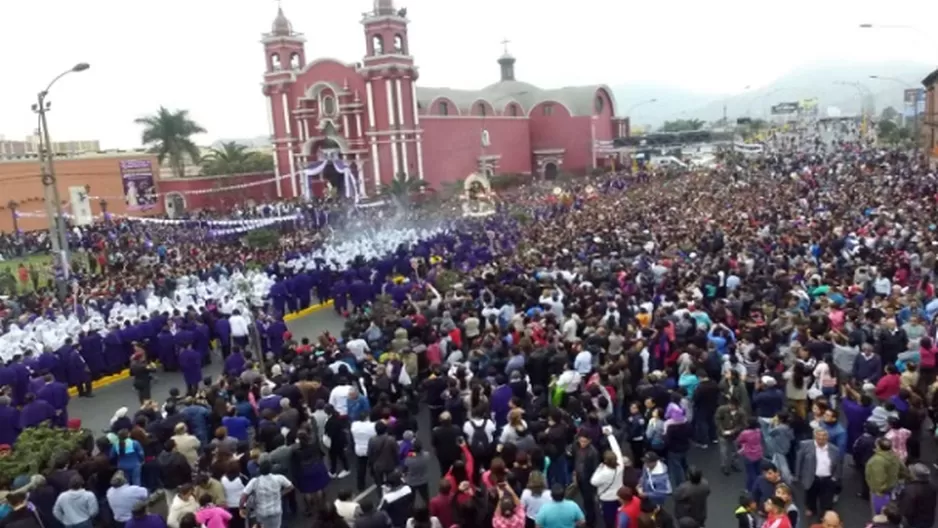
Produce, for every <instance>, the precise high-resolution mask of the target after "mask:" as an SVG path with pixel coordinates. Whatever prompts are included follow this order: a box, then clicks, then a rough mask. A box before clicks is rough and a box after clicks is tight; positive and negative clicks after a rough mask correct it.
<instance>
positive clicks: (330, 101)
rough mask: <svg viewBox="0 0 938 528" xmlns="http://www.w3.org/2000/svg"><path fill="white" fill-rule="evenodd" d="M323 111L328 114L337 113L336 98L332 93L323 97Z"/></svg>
mask: <svg viewBox="0 0 938 528" xmlns="http://www.w3.org/2000/svg"><path fill="white" fill-rule="evenodd" d="M322 113H323V115H327V116H333V115H335V98H333V97H332V96H331V95H327V96H325V97H323V98H322Z"/></svg>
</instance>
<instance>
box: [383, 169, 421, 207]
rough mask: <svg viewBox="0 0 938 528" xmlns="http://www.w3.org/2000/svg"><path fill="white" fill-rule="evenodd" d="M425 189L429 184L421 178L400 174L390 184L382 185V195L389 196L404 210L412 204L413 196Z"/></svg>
mask: <svg viewBox="0 0 938 528" xmlns="http://www.w3.org/2000/svg"><path fill="white" fill-rule="evenodd" d="M425 187H427V182H425V181H423V180H421V179H419V178H408V177H407V175H406V174H404V173H403V172H399V173H398V174H397V175H396V176H394V178H392V179H391V181H390V182H388V183H385V184H382V185H381V195H382V196H387V197H388V198H389V199H390V200H392V201H393V202H394V203H396V204H397V206H398V208H402V209H403V208H405V206H407V205H409V204H410V196H411V194H413V193H415V192H420V191H422V190H423V189H424V188H425Z"/></svg>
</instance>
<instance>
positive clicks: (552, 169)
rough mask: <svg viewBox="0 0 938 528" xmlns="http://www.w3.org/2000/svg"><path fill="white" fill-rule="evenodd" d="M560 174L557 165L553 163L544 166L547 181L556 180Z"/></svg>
mask: <svg viewBox="0 0 938 528" xmlns="http://www.w3.org/2000/svg"><path fill="white" fill-rule="evenodd" d="M559 172H560V169H558V168H557V164H556V163H554V162H553V161H551V162H549V163H547V164H546V165H544V179H545V180H556V179H557V175H558V174H559Z"/></svg>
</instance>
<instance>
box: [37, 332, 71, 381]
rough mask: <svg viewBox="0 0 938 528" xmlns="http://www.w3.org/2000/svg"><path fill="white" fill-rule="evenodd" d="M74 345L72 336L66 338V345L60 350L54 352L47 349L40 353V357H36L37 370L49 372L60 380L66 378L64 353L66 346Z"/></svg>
mask: <svg viewBox="0 0 938 528" xmlns="http://www.w3.org/2000/svg"><path fill="white" fill-rule="evenodd" d="M71 346H72V340H71V338H68V339H66V340H65V345H63V346H62V348H60V349H59V350H58V351H56V352H52V351H51V350H46V351H44V352H43V353H42V354H39V357H38V358H36V366H37V367H38V369H37V370H36V372H49V373H50V374H52V375H53V376H55V378H56V379H58V380H63V381H64V380H65V369H64V365H61V363H62V353H63V352H64V351H65V349H66V348H68V347H71Z"/></svg>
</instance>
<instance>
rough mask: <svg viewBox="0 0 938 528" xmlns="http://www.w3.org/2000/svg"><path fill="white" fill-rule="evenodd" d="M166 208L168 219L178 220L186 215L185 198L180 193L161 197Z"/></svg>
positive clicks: (170, 193)
mask: <svg viewBox="0 0 938 528" xmlns="http://www.w3.org/2000/svg"><path fill="white" fill-rule="evenodd" d="M163 200H164V204H165V206H166V214H167V215H169V217H170V218H179V217H180V216H182V215H184V214H186V197H185V196H183V195H182V193H180V192H176V191H171V192H168V193H166V196H164V197H163Z"/></svg>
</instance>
